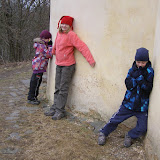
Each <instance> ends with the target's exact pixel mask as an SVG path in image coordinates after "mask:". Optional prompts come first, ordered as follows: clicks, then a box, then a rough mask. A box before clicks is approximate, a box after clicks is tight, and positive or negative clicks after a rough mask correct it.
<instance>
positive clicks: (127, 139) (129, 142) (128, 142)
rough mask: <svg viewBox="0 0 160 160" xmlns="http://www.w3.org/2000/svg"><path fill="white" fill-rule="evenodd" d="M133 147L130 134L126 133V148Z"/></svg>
mask: <svg viewBox="0 0 160 160" xmlns="http://www.w3.org/2000/svg"><path fill="white" fill-rule="evenodd" d="M131 145H132V138H131V137H130V136H129V135H128V133H126V134H125V138H124V146H125V147H126V148H128V147H130V146H131Z"/></svg>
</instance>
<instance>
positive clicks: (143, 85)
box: [122, 61, 154, 112]
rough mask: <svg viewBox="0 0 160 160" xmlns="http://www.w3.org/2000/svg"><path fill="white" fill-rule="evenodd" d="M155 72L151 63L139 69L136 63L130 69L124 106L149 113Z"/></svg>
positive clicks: (126, 82) (126, 80)
mask: <svg viewBox="0 0 160 160" xmlns="http://www.w3.org/2000/svg"><path fill="white" fill-rule="evenodd" d="M153 77H154V70H153V68H152V67H151V62H150V61H149V62H148V63H147V64H146V66H145V67H144V68H142V67H140V68H138V67H137V66H136V62H134V63H133V65H132V68H130V69H129V71H128V74H127V77H126V79H125V84H126V88H127V91H126V93H125V97H124V100H123V102H122V105H123V106H125V107H126V108H128V109H130V110H134V111H140V112H146V111H148V105H149V95H150V92H151V90H152V87H153Z"/></svg>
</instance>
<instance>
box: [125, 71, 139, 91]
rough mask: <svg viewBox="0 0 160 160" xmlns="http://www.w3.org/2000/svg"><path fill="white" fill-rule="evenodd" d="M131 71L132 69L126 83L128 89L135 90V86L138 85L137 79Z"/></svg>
mask: <svg viewBox="0 0 160 160" xmlns="http://www.w3.org/2000/svg"><path fill="white" fill-rule="evenodd" d="M131 71H132V69H129V71H128V74H127V77H126V79H125V85H126V88H127V89H128V90H133V89H134V88H135V87H137V82H136V79H135V78H133V77H131Z"/></svg>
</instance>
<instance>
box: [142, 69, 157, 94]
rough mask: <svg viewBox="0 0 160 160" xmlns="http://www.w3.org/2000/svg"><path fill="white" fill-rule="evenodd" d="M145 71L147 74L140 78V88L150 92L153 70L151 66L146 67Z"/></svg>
mask: <svg viewBox="0 0 160 160" xmlns="http://www.w3.org/2000/svg"><path fill="white" fill-rule="evenodd" d="M147 71H148V76H147V78H144V79H143V80H142V82H141V89H143V90H144V91H146V92H149V93H150V92H151V90H152V88H153V78H154V70H153V69H152V68H148V69H147Z"/></svg>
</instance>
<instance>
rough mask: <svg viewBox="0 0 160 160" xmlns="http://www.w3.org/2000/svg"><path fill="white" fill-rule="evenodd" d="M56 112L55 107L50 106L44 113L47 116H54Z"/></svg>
mask: <svg viewBox="0 0 160 160" xmlns="http://www.w3.org/2000/svg"><path fill="white" fill-rule="evenodd" d="M55 113H56V111H55V109H52V108H50V110H49V111H46V112H45V113H44V115H45V116H53V115H54V114H55Z"/></svg>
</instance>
